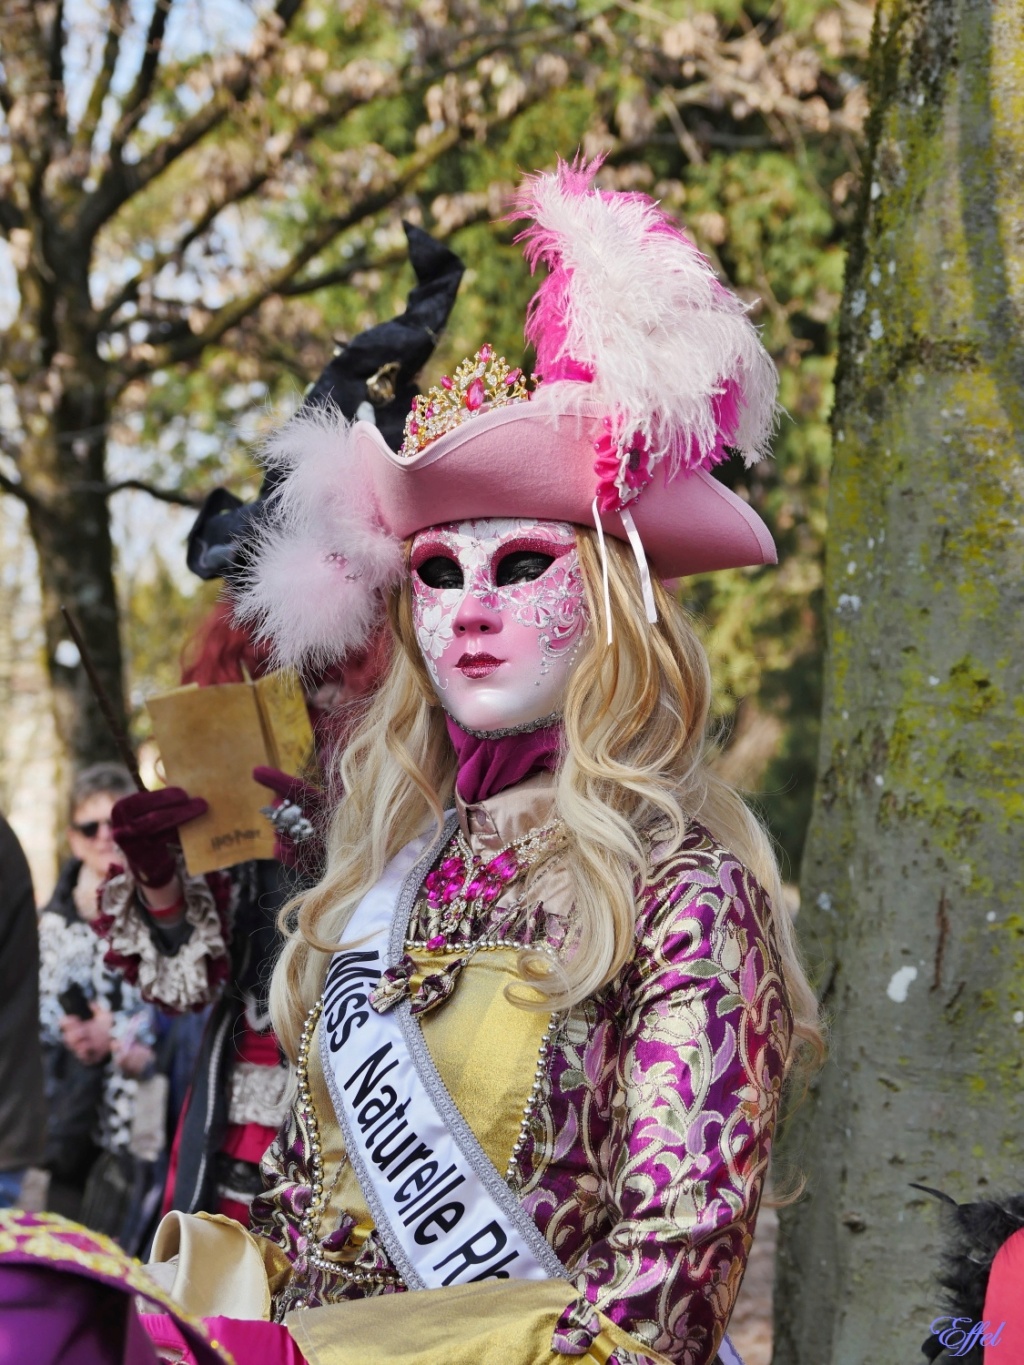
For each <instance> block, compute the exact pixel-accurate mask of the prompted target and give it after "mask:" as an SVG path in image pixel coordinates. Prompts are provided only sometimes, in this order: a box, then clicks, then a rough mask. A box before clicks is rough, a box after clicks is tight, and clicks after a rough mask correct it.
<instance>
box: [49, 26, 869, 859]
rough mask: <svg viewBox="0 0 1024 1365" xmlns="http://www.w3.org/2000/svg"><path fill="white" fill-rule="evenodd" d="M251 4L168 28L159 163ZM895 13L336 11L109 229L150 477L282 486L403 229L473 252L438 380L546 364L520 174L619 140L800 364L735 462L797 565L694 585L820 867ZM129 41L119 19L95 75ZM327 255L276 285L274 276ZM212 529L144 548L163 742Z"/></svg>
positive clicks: (793, 848)
mask: <svg viewBox="0 0 1024 1365" xmlns="http://www.w3.org/2000/svg"><path fill="white" fill-rule="evenodd" d="M179 4H180V6H183V7H184V9H183V11H182V12H187V11H188V9H189V0H179ZM222 8H223V9H224V13H225V15H227V16H228V18H229V19H230V16H231V14H232V13H233V12H234V13H236V14H237V16H238V24H237V25H234V26H233V25H232V23H230V22H224V23H221V24H220V25H219V27H216V29H215V31H214V30H213V29H211V30H209V31H202V32H200V33H199V34H198V36H193V39H192V41H191V44H190V43H189V42H188V41H184V40H183V38H181V37H180V36H179V38H178V39H177V40H176V44H171V43H170V37H169V38H168V44H167V45H166V47H165V52H164V56H163V59H162V61H163V66H162V70H163V78H162V81H161V82H160V84H159V88H158V89H156V90H155V92H154V95H153V98H152V103H151V107H150V108H149V109H148V110H147V111H146V113H145V116H144V118H143V119H142V120H141V122H140V123H139V124H138V126H137V128H136V130H135V134H134V136H135V138H136V140H137V142H138V143H139V149H140V150H139V155H142V156H144V155H145V150H146V146H147V145H148V143H149V142H151V143H152V145H154V146H156V145H158V144H159V143H160V140H161V139H162V138H165V137H166V136H167V134H168V129H174V128H175V127H177V126H180V125H181V124H182V121H183V120H186V119H187V118H188V117H189V116H190V115H191V114H192V112H193V111H194V110H195V109H196V108H199V107H201V105H202V102H203V100H204V99H205V98H208V97H209V94H210V91H211V90H216V82H217V80H218V79H221V78H222V76H223V72H224V70H227V69H229V67H230V63H231V61H232V54H233V53H234V52H235V50H236V49H239V48H240V47H243V46H244V43H245V42H246V41H247V34H248V32H249V31H250V30H251V26H252V22H253V20H254V16H257V15H258V14H259V13H260V12H261V9H262V7H261V6H259V5H256V6H250V5H234V8H232V4H230V3H228V0H224V4H223V6H222ZM200 9H202V7H200ZM71 12H72V11H71V9H70V8H69V11H68V13H69V14H70V13H71ZM172 18H173V12H172ZM871 18H872V10H871V6H870V4H867V3H860V0H788V2H787V3H782V0H775V3H767V2H765V0H746V2H741V0H717V3H707V4H703V5H701V4H697V3H691V2H690V0H619V3H596V4H595V3H588V0H554V2H552V3H534V2H533V0H511V3H509V0H502V3H494V0H419V2H418V3H410V2H409V0H373V2H372V3H371V0H330V3H328V0H306V3H305V4H302V5H300V7H299V8H298V11H297V13H296V15H295V17H294V18H293V19H292V20H291V22H290V26H289V28H288V30H287V36H286V40H285V41H284V42H283V43H282V45H281V47H280V49H279V51H278V53H277V55H276V56H275V59H274V60H273V62H268V63H267V65H266V69H265V70H262V71H261V73H260V76H259V98H258V99H255V98H249V99H247V100H245V101H243V102H239V103H238V104H237V106H235V107H233V109H232V111H231V113H230V115H229V117H227V118H226V119H224V120H222V121H221V122H220V123H219V124H218V126H217V127H216V129H215V130H214V132H213V134H212V135H209V136H206V137H205V138H203V139H202V140H200V141H198V142H197V143H196V145H195V146H194V147H193V148H192V149H191V150H190V151H188V152H186V153H185V154H184V155H182V156H180V157H178V158H177V159H176V160H175V162H174V164H173V165H172V166H171V167H170V168H169V169H168V170H167V171H165V172H164V173H163V174H162V175H161V176H160V177H159V178H156V179H155V180H153V181H152V182H151V183H150V184H148V185H147V186H146V187H145V188H144V189H143V191H142V192H141V193H138V194H136V195H134V196H133V197H132V198H130V199H129V200H128V201H127V203H126V204H125V205H124V206H123V207H122V208H121V209H120V211H119V212H118V213H117V215H116V216H115V217H113V218H112V219H111V221H110V222H109V223H108V224H107V226H106V227H105V228H104V229H103V231H102V233H101V234H100V236H99V238H98V241H97V261H96V269H97V272H98V274H99V276H101V277H102V278H103V280H104V281H105V282H106V291H107V294H108V297H111V296H112V297H113V298H114V300H115V303H116V305H117V306H116V307H113V308H112V309H111V311H110V317H109V319H108V321H109V324H110V325H109V327H108V330H107V333H106V336H105V340H104V342H103V346H104V355H105V357H106V358H107V359H108V360H113V361H114V362H115V363H116V364H118V365H120V366H122V367H123V372H124V375H125V382H124V384H123V386H122V388H121V391H120V394H119V399H118V406H117V410H116V416H115V421H114V424H113V426H112V428H111V433H110V434H111V451H112V457H111V458H112V463H113V464H114V465H116V472H117V474H118V476H120V477H130V478H132V479H134V480H138V481H140V482H142V483H145V484H147V485H151V486H155V487H158V488H159V489H161V490H163V491H164V492H167V491H171V492H172V493H173V494H174V495H175V497H176V498H177V499H178V500H189V499H190V500H193V501H198V500H199V499H200V497H201V495H203V494H205V493H206V492H207V491H208V490H209V489H210V488H211V487H212V486H213V485H214V484H216V483H225V484H227V485H228V486H229V487H231V488H232V490H233V491H235V492H236V493H238V494H240V495H242V496H252V495H254V494H255V492H256V490H257V487H258V482H259V475H258V471H257V469H256V466H255V465H254V463H253V459H252V452H253V445H254V443H255V442H257V441H258V438H259V435H260V433H261V431H262V430H264V429H265V428H266V426H267V424H268V423H269V422H271V421H272V420H275V419H279V417H280V414H281V411H282V409H284V410H287V409H288V408H289V407H291V406H294V405H295V404H296V402H297V401H298V399H299V397H300V395H301V392H302V389H303V388H304V386H305V385H306V383H308V382H309V381H310V380H311V379H313V378H314V377H315V376H316V374H317V373H318V372H319V370H320V368H321V367H322V365H323V364H324V363H325V362H326V360H327V358H328V357H329V355H330V353H331V349H332V346H333V344H334V342H335V341H338V340H344V339H345V338H348V337H351V336H353V335H354V334H355V333H356V332H358V331H359V330H360V329H362V328H364V327H366V326H369V325H371V324H372V323H373V322H375V321H376V320H379V319H383V318H384V317H387V316H391V315H393V314H394V313H395V312H398V311H400V310H401V309H402V307H403V302H404V297H405V294H406V291H407V289H408V288H409V287H410V285H411V282H412V281H411V272H410V271H409V268H408V266H407V265H406V264H405V262H404V238H403V235H402V231H401V220H402V219H403V218H405V219H408V220H410V221H412V222H415V223H418V224H420V225H422V226H423V227H425V228H426V229H427V230H429V231H431V232H433V233H435V234H436V235H439V236H442V237H445V238H447V239H448V240H449V241H450V242H451V244H452V245H453V246H454V248H455V249H456V250H457V251H458V252H459V253H460V254H461V255H462V256H463V258H464V259H465V261H466V264H467V271H466V275H465V279H464V283H463V286H462V290H461V293H460V297H459V299H458V302H457V304H456V307H455V310H454V313H453V315H452V319H451V322H450V325H449V328H448V330H447V333H446V335H445V336H444V338H443V339H442V342H441V345H440V346H439V348H438V351H437V353H436V355H435V357H434V359H433V361H432V362H431V366H430V368H429V371H428V372H427V373H425V374H424V376H423V381H422V382H423V383H424V384H429V383H430V382H435V381H436V379H437V378H438V376H439V375H440V374H442V373H444V372H445V371H447V370H450V369H451V368H452V367H453V366H454V365H455V364H456V363H457V362H458V361H459V360H460V359H461V358H462V357H463V356H464V355H465V354H467V353H470V352H472V351H473V350H475V349H476V347H477V346H479V345H480V344H481V343H482V342H483V341H484V340H489V341H490V342H491V343H492V344H493V345H494V346H495V347H496V348H497V349H498V350H499V351H502V352H504V354H505V355H506V356H508V358H509V359H510V360H512V361H513V362H514V363H525V364H527V365H528V364H529V361H530V356H529V355H528V354H525V353H524V350H523V339H522V323H523V315H524V310H525V306H526V302H527V300H528V298H529V296H530V294H531V292H532V289H533V287H534V283H533V282H532V281H531V280H530V278H529V276H528V273H527V270H526V268H525V265H524V263H523V260H522V257H521V254H520V252H519V249H518V248H517V247H516V246H515V245H514V242H513V238H514V235H515V226H514V225H513V224H511V223H509V222H507V221H505V220H504V218H503V215H504V213H505V212H506V211H507V201H508V196H509V193H510V191H511V189H512V187H513V186H514V185H515V183H516V182H517V181H518V180H519V178H520V177H521V175H522V173H523V172H525V171H531V170H539V169H543V168H547V167H550V166H552V165H553V163H554V161H555V158H556V157H558V156H560V155H561V156H565V157H571V156H573V155H574V154H575V153H576V151H577V150H578V149H579V150H581V151H582V152H583V154H584V155H586V156H594V155H597V154H600V155H602V156H604V158H605V161H604V166H603V169H602V171H601V172H600V183H601V184H602V185H603V186H606V187H608V188H618V189H638V190H643V191H645V192H646V193H649V194H652V195H654V196H656V197H657V198H658V199H660V200H661V201H662V202H663V203H664V204H665V205H666V207H667V208H668V209H670V210H671V211H672V212H673V213H676V214H677V215H678V216H679V217H680V219H681V220H682V221H683V222H684V223H685V224H686V225H687V226H688V228H689V229H690V231H691V232H692V234H693V236H694V237H695V239H696V241H697V242H698V244H699V245H700V247H701V248H702V249H703V250H704V251H705V252H706V253H707V254H708V255H709V257H710V258H711V259H712V260H713V261H714V262H715V264H716V266H717V267H718V268H719V269H720V271H721V273H722V276H723V277H724V278H725V279H726V280H728V281H729V282H730V283H731V284H732V285H733V286H734V287H735V288H736V289H737V290H738V291H739V293H740V294H741V295H742V296H743V297H744V298H745V299H746V300H747V301H748V302H749V304H750V307H751V311H752V316H753V317H754V319H755V321H756V322H757V324H758V325H759V326H760V327H761V328H762V331H763V337H764V340H765V343H766V345H767V346H768V348H769V350H770V352H771V354H772V356H773V357H774V358H775V360H776V362H777V364H778V366H779V369H780V373H781V381H782V382H781V402H782V404H783V406H784V408H785V413H784V415H783V416H782V418H781V421H780V426H779V434H778V440H777V442H776V446H775V459H774V461H772V462H766V463H763V464H761V465H758V466H757V467H756V468H754V469H752V470H749V471H747V470H744V469H742V468H739V467H733V466H732V465H730V466H727V467H725V468H724V469H723V470H722V471H720V475H721V477H722V478H723V479H724V480H725V481H726V482H728V483H729V484H730V485H731V486H732V487H734V488H735V489H736V490H737V491H738V492H740V494H741V495H742V496H744V497H747V498H749V500H750V501H751V502H752V503H753V505H754V506H755V507H756V508H757V509H758V511H759V512H760V513H761V514H762V515H763V516H764V517H765V519H766V520H767V522H768V523H769V525H770V527H771V529H772V531H773V534H774V535H775V538H776V541H777V542H778V545H779V558H780V567H779V568H778V569H769V570H763V571H743V572H740V571H737V572H732V573H722V574H717V575H714V576H709V577H707V578H702V579H697V580H693V581H690V582H688V583H686V584H685V585H682V586H681V589H680V590H681V592H682V593H683V595H684V599H685V600H686V601H687V603H688V604H689V605H690V607H691V608H692V610H693V611H694V612H695V613H696V615H697V616H698V617H699V619H700V620H701V622H702V623H703V628H704V630H705V634H706V639H707V643H708V647H709V650H710V653H711V656H712V661H713V668H714V674H715V679H716V685H717V691H716V696H715V712H716V717H717V719H718V721H719V723H720V746H721V757H720V762H721V764H722V765H723V767H724V768H725V769H726V770H727V771H728V773H729V775H730V776H731V777H732V778H734V779H735V780H737V781H738V782H740V783H741V784H742V785H743V786H744V787H746V788H747V789H748V790H750V791H751V792H752V793H753V794H755V796H756V799H757V800H758V802H759V803H760V805H761V807H762V809H763V811H764V812H765V814H766V815H767V817H768V819H769V821H770V823H771V826H772V828H773V830H774V831H775V834H776V836H777V838H778V841H779V843H780V846H781V848H782V850H783V852H784V854H785V857H786V859H787V862H788V867H787V875H789V876H790V877H792V878H795V877H796V874H797V871H798V863H799V858H800V852H801V849H802V844H803V838H804V831H805V827H806V823H807V818H808V814H809V809H810V798H811V788H812V783H813V774H814V765H815V760H816V751H817V736H818V713H819V709H820V689H821V650H822V630H821V578H822V554H823V542H824V535H825V493H826V484H827V478H828V468H829V458H830V440H829V431H828V415H829V411H830V407H831V402H832V373H833V364H834V355H835V349H836V317H837V311H838V305H839V299H840V293H841V287H842V273H843V248H842V242H843V234H844V229H845V226H846V224H847V221H848V219H849V217H850V214H851V211H852V206H853V203H854V198H855V193H854V192H855V186H856V180H857V176H858V170H859V147H860V143H861V135H862V130H863V123H864V118H865V113H866V101H865V92H864V86H863V79H862V78H863V70H864V65H865V62H866V56H867V47H868V41H869V36H870V27H871ZM247 24H248V28H247ZM169 33H170V31H169ZM88 36H89V35H86V37H88ZM102 38H103V30H102V25H100V26H99V27H96V29H95V32H94V33H93V34H92V46H91V47H90V44H89V42H85V43H84V47H85V51H86V53H87V56H86V57H85V59H84V60H85V62H86V64H88V62H89V60H98V57H96V56H95V54H98V52H99V51H100V47H101V40H102ZM89 53H93V54H94V57H93V58H90V57H89V56H88V54H89ZM218 73H220V75H218ZM147 140H148V142H147ZM355 203H358V204H359V206H360V207H359V212H358V213H355V212H352V213H351V214H350V217H351V219H352V221H351V222H349V221H348V220H347V218H346V214H347V213H348V212H349V209H348V206H350V205H352V204H355ZM218 205H219V206H220V207H219V208H218V207H217V206H218ZM214 210H216V212H214ZM339 224H340V226H339ZM189 225H191V226H189ZM186 227H187V228H188V231H187V232H184V233H183V228H186ZM316 240H323V242H324V243H325V244H324V245H323V246H322V247H321V248H320V249H318V250H316V251H313V252H311V253H308V254H304V253H306V252H307V248H308V245H309V244H310V243H311V242H315V241H316ZM299 256H302V262H301V265H300V266H298V267H297V268H295V269H294V270H292V271H291V273H290V275H289V276H288V278H287V279H285V280H284V281H283V282H282V283H281V286H280V287H279V288H277V289H275V290H273V291H272V292H270V293H269V294H266V295H265V296H261V291H260V288H259V283H260V281H261V279H262V278H263V277H264V276H265V275H266V274H267V272H268V271H272V270H274V269H277V268H278V267H279V266H281V265H282V264H283V263H287V262H289V261H292V262H293V263H294V262H295V260H297V259H298V258H299ZM133 277H134V279H135V280H136V283H135V284H134V285H133V286H132V287H131V288H130V289H128V290H127V291H123V297H121V298H120V302H118V301H117V300H118V297H119V296H118V293H117V291H118V288H122V289H123V282H124V281H125V280H128V279H131V278H133ZM249 296H251V298H252V299H253V300H255V302H254V303H253V304H252V306H251V307H245V306H244V303H245V300H246V299H247V297H249ZM232 309H234V310H235V314H233V315H232ZM229 315H232V316H235V317H236V320H235V321H234V322H233V324H232V325H230V326H226V327H225V326H223V325H222V321H221V320H222V319H224V318H227V317H228V316H229ZM200 341H201V342H202V344H201V345H200V344H199V342H200ZM131 496H132V498H133V499H135V500H138V499H139V498H142V497H144V495H143V494H141V493H135V494H132V495H131ZM132 505H133V506H134V505H136V504H135V503H133V504H132ZM132 521H133V518H132V517H131V516H129V517H128V518H122V525H123V526H124V525H126V526H127V529H126V530H122V533H121V534H122V538H123V536H124V535H125V534H130V533H131V524H132ZM187 524H188V523H187V518H186V519H184V520H182V518H181V517H180V516H178V517H176V518H175V519H173V520H169V521H168V522H167V528H166V534H159V535H155V536H154V537H153V544H152V546H151V547H149V548H148V550H147V553H146V555H145V556H143V557H142V558H141V559H140V558H139V557H137V556H136V558H135V559H134V560H133V562H132V565H131V567H130V568H129V567H128V565H127V560H128V558H129V557H128V556H127V555H124V554H123V555H122V571H121V582H120V590H121V595H122V601H123V605H124V622H125V628H124V648H125V663H126V667H127V670H128V673H129V678H130V692H131V696H132V700H133V705H134V714H133V723H134V724H135V725H136V727H137V729H138V730H139V735H140V737H141V735H142V731H143V730H144V727H145V721H144V713H143V711H142V708H141V701H142V699H143V698H144V697H145V696H146V695H148V694H150V693H152V692H154V691H156V690H159V689H162V688H164V687H166V686H167V685H169V684H171V683H173V682H174V681H176V676H177V667H178V660H179V656H180V651H181V646H182V644H183V642H184V638H185V636H187V634H188V633H189V632H190V630H191V629H192V628H193V627H194V625H195V624H196V623H197V621H198V620H199V619H200V617H201V615H202V614H203V612H204V611H205V610H206V609H207V607H208V606H209V603H210V596H209V592H208V590H207V589H205V588H202V589H200V587H199V585H197V584H195V583H191V582H190V581H189V580H188V578H187V576H186V575H184V573H183V569H182V566H183V561H184V544H183V540H184V531H185V529H187Z"/></svg>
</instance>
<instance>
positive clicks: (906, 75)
mask: <svg viewBox="0 0 1024 1365" xmlns="http://www.w3.org/2000/svg"><path fill="white" fill-rule="evenodd" d="M1022 62H1024V29H1022V27H1021V13H1020V7H1019V5H1017V4H1014V3H1013V0H991V2H990V0H986V2H985V3H977V2H976V0H883V2H882V3H881V4H880V6H879V9H878V14H877V22H876V28H875V34H874V39H873V48H872V56H871V114H870V122H869V148H868V157H867V166H866V175H865V181H864V189H863V194H862V197H861V202H860V208H859V216H858V220H857V223H856V226H855V230H854V232H853V235H852V241H851V246H850V256H849V266H848V273H847V280H846V288H845V295H844V303H843V311H842V330H841V350H840V367H839V372H838V376H837V394H836V408H835V415H834V419H833V425H834V433H835V443H836V444H835V462H834V465H833V472H832V487H831V494H830V502H829V531H828V569H827V578H826V608H827V620H828V627H829V655H828V664H827V687H826V701H825V713H824V717H825V718H824V732H823V736H822V746H821V758H820V777H819V786H818V791H817V796H816V799H815V808H814V816H813V820H812V824H811V829H810V833H809V836H808V847H807V854H806V856H805V859H804V875H803V890H804V895H803V905H804V910H803V912H802V914H801V920H800V925H801V935H802V937H803V939H804V942H805V944H806V945H807V947H808V949H809V951H810V956H811V958H812V962H813V965H816V966H817V968H818V978H819V989H820V993H821V998H822V1001H823V1003H824V1005H825V1006H826V1009H827V1010H828V1011H829V1013H830V1014H831V1016H832V1019H833V1024H832V1030H833V1032H832V1060H831V1062H830V1063H829V1064H828V1066H827V1067H826V1068H825V1070H824V1071H823V1072H822V1073H821V1074H820V1077H819V1079H818V1080H817V1082H816V1083H815V1085H814V1086H813V1087H812V1090H811V1093H810V1096H809V1097H808V1098H807V1100H806V1101H805V1103H804V1104H803V1105H802V1106H799V1107H798V1108H797V1111H796V1112H795V1114H794V1115H793V1117H792V1119H791V1121H790V1125H789V1130H788V1132H787V1134H786V1141H785V1144H784V1148H783V1150H784V1151H785V1152H786V1153H787V1156H788V1158H789V1159H791V1160H792V1161H793V1162H794V1164H795V1165H796V1166H797V1167H798V1168H800V1169H802V1170H803V1171H804V1172H805V1173H806V1175H807V1178H808V1193H807V1196H806V1197H805V1198H804V1199H803V1200H802V1201H801V1202H800V1203H798V1204H797V1205H795V1206H794V1207H792V1208H790V1209H788V1210H786V1211H785V1212H784V1213H783V1219H782V1241H781V1247H780V1263H779V1277H778V1281H777V1288H776V1347H775V1357H774V1358H775V1360H776V1361H778V1362H780V1363H781V1365H840V1363H842V1365H847V1363H848V1362H849V1363H850V1365H853V1362H856V1363H857V1365H859V1363H860V1362H862V1361H866V1360H879V1359H883V1358H884V1359H886V1360H908V1361H909V1360H911V1359H913V1358H915V1356H916V1355H917V1354H918V1350H919V1346H920V1343H921V1341H922V1340H923V1338H924V1337H925V1336H926V1335H927V1333H928V1326H929V1323H930V1322H931V1321H932V1320H933V1319H934V1318H935V1317H936V1316H937V1315H938V1314H939V1313H940V1312H941V1311H942V1307H941V1302H940V1300H939V1291H938V1286H937V1283H936V1280H935V1274H936V1271H937V1265H938V1252H937V1247H938V1242H939V1237H938V1232H937V1222H938V1214H937V1206H936V1204H935V1202H934V1201H932V1200H930V1199H929V1198H928V1197H927V1196H925V1195H924V1194H922V1193H920V1192H919V1191H917V1190H914V1189H912V1188H911V1187H910V1182H911V1181H915V1182H920V1183H922V1184H924V1185H928V1186H932V1187H937V1188H939V1189H941V1190H944V1191H946V1192H947V1193H948V1194H950V1195H951V1196H952V1197H953V1198H954V1199H956V1200H958V1201H968V1200H971V1199H972V1198H981V1197H986V1193H987V1194H988V1195H989V1196H994V1195H995V1194H996V1193H998V1192H1000V1191H1004V1190H1019V1189H1020V1182H1021V1173H1020V1135H1021V1129H1022V1127H1024V1100H1022V1096H1024V1088H1022V1085H1021V1045H1020V1039H1021V1029H1022V1027H1024V918H1022V915H1021V903H1022V893H1024V860H1022V858H1021V834H1020V830H1021V816H1022V814H1024V797H1022V795H1021V792H1022V787H1021V774H1022V773H1024V707H1022V702H1021V698H1022V697H1024V545H1022V540H1021V528H1022V526H1024V118H1022V116H1021V114H1022V110H1021V89H1022V87H1021V76H1020V73H1021V70H1022ZM995 1325H996V1324H993V1326H995ZM986 1354H987V1352H986Z"/></svg>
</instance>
